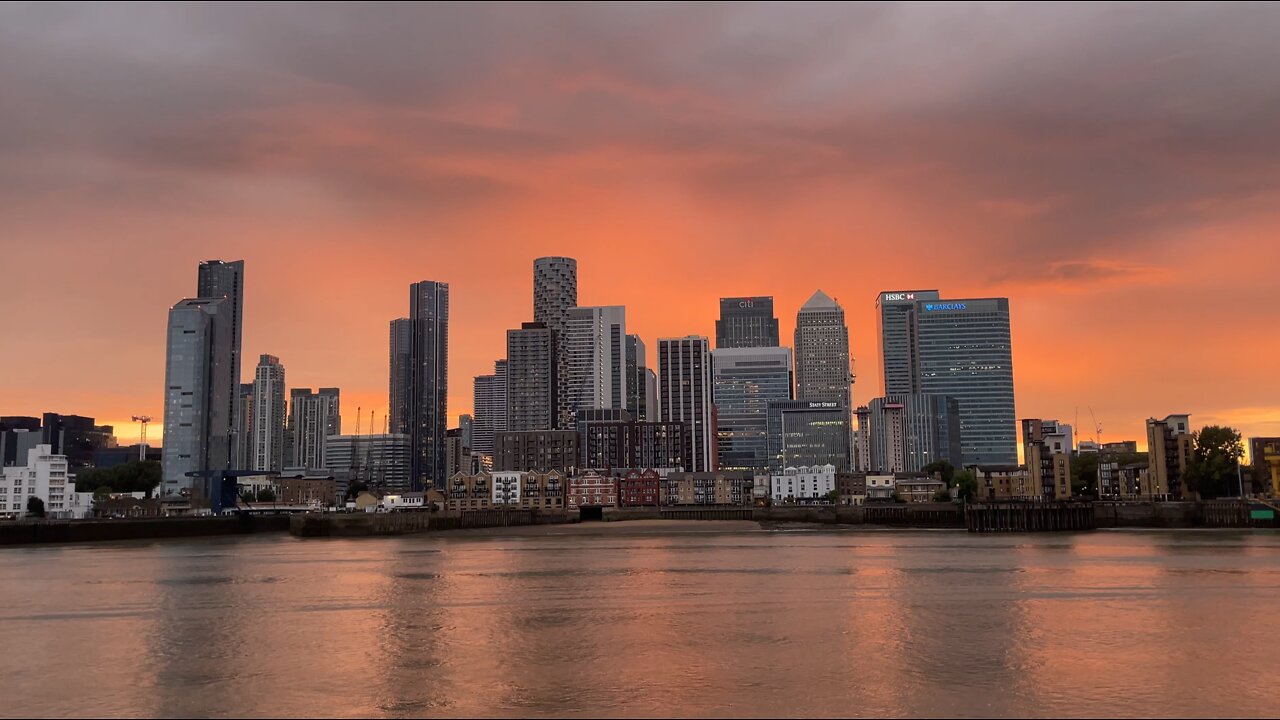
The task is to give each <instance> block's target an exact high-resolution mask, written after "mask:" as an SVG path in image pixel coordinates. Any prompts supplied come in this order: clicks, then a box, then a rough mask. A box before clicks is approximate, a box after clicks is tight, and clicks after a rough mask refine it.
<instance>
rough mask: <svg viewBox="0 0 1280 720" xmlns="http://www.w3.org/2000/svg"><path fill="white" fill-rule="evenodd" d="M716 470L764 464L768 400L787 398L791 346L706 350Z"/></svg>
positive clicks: (762, 467)
mask: <svg viewBox="0 0 1280 720" xmlns="http://www.w3.org/2000/svg"><path fill="white" fill-rule="evenodd" d="M711 382H712V396H713V398H714V400H715V406H716V438H717V442H716V452H717V454H718V457H719V459H720V460H719V465H718V469H720V470H749V471H753V472H764V471H766V470H768V468H769V439H768V434H769V432H768V431H769V403H770V401H775V400H790V399H791V349H790V348H784V347H745V348H723V347H722V348H717V349H715V350H713V351H712V353H711Z"/></svg>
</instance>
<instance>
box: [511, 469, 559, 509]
mask: <svg viewBox="0 0 1280 720" xmlns="http://www.w3.org/2000/svg"><path fill="white" fill-rule="evenodd" d="M521 483H522V485H521V489H520V502H519V507H520V508H522V509H527V510H564V502H565V490H566V483H565V476H564V473H561V472H559V471H556V470H552V471H551V472H545V473H541V472H527V473H524V474H523V476H522V478H521Z"/></svg>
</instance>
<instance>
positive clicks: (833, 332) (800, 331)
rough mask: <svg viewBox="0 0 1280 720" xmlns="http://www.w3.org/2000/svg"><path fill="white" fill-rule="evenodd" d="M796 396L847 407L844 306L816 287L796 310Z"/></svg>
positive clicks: (847, 360)
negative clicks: (798, 310)
mask: <svg viewBox="0 0 1280 720" xmlns="http://www.w3.org/2000/svg"><path fill="white" fill-rule="evenodd" d="M795 367H796V395H795V396H796V399H798V400H825V401H828V402H835V403H839V404H840V405H841V407H843V408H844V409H845V412H846V413H847V412H848V411H849V390H850V384H851V382H852V373H851V372H850V365H849V328H848V327H847V326H846V325H845V321H844V308H842V307H840V304H839V303H837V302H836V301H835V300H833V299H831V297H830V296H828V295H827V294H826V293H824V292H822V291H821V290H818V291H817V292H815V293H814V294H813V296H812V297H810V298H809V300H808V301H807V302H806V303H805V304H804V305H802V306H801V307H800V312H798V313H796V333H795Z"/></svg>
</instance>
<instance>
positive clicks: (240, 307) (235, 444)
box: [196, 260, 251, 462]
mask: <svg viewBox="0 0 1280 720" xmlns="http://www.w3.org/2000/svg"><path fill="white" fill-rule="evenodd" d="M196 297H198V298H222V299H224V300H226V301H227V303H228V305H227V309H228V310H229V313H228V314H229V316H230V322H231V365H230V366H229V367H227V368H226V369H225V372H226V373H227V374H228V377H227V387H229V388H231V398H230V399H229V400H228V403H229V404H228V407H227V415H226V417H227V422H228V423H230V425H229V426H228V428H227V433H228V435H229V436H230V437H231V450H232V452H233V453H235V454H233V455H232V462H234V460H235V457H236V455H238V454H239V453H241V452H244V451H241V450H240V447H241V446H242V445H243V444H244V443H247V442H248V438H245V439H241V438H240V437H238V436H237V434H236V433H237V431H238V430H239V429H240V420H239V416H238V415H237V414H236V412H237V410H238V409H239V403H238V402H237V399H238V397H237V393H236V388H238V387H239V386H240V382H241V381H242V380H243V379H244V378H243V376H242V375H241V374H240V361H241V359H242V357H241V347H242V345H241V343H242V341H243V339H244V261H243V260H234V261H231V262H224V261H222V260H205V261H204V262H202V263H200V267H199V269H198V271H197V273H196ZM250 444H251V443H250Z"/></svg>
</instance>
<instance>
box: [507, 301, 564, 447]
mask: <svg viewBox="0 0 1280 720" xmlns="http://www.w3.org/2000/svg"><path fill="white" fill-rule="evenodd" d="M556 358H557V351H556V336H555V333H554V331H552V330H551V328H549V327H547V326H546V325H544V324H543V323H540V322H531V323H524V324H523V325H521V327H520V329H519V330H508V331H507V430H508V431H513V432H525V431H530V430H551V429H554V428H555V427H556V424H557V422H558V416H557V412H558V410H557V408H558V406H559V401H558V399H557V393H558V392H559V391H558V389H557V387H558V385H559V380H558V379H557V373H558V370H557V367H558V366H557V359H556ZM569 427H570V428H572V427H573V426H572V425H569ZM498 434H500V433H499V432H498V431H496V430H495V431H494V436H495V446H496V437H497V435H498ZM495 452H496V450H495Z"/></svg>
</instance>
